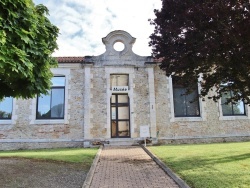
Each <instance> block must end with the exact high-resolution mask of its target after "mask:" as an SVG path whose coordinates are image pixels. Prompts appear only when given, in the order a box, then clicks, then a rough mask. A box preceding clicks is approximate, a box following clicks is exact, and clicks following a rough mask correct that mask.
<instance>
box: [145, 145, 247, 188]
mask: <svg viewBox="0 0 250 188" xmlns="http://www.w3.org/2000/svg"><path fill="white" fill-rule="evenodd" d="M149 150H150V151H151V152H153V153H154V154H155V155H156V156H158V157H159V159H161V160H162V161H163V162H164V163H165V164H166V165H167V166H168V167H169V168H171V169H172V170H173V171H174V172H175V173H176V174H177V175H179V176H180V177H181V178H182V179H183V180H184V181H186V183H187V184H188V185H189V186H190V187H193V188H207V187H210V188H234V187H239V188H250V142H241V143H220V144H199V145H167V146H152V147H149Z"/></svg>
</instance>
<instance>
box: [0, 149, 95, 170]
mask: <svg viewBox="0 0 250 188" xmlns="http://www.w3.org/2000/svg"><path fill="white" fill-rule="evenodd" d="M97 150H98V149H97V148H60V149H38V150H13V151H0V158H1V157H21V158H29V159H43V160H53V161H62V162H70V163H84V164H85V165H87V166H90V165H91V164H92V161H93V159H94V157H95V155H96V153H97Z"/></svg>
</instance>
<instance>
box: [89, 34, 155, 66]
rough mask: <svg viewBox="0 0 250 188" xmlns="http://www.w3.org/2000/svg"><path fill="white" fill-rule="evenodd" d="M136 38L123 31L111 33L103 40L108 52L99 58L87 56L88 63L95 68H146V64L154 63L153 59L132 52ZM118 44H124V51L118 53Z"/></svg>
mask: <svg viewBox="0 0 250 188" xmlns="http://www.w3.org/2000/svg"><path fill="white" fill-rule="evenodd" d="M135 40H136V39H135V38H134V37H132V36H131V35H130V34H129V33H127V32H126V31H122V30H116V31H113V32H111V33H109V34H108V35H107V36H106V37H104V38H103V39H102V41H103V43H104V45H105V47H106V51H105V52H104V53H103V54H101V55H99V56H86V57H85V61H86V62H94V64H95V66H136V67H144V64H145V62H152V61H153V59H152V57H150V56H139V55H137V54H135V53H134V52H133V50H132V47H133V44H134V43H135ZM116 42H122V43H123V44H124V49H123V50H122V51H116V50H115V49H114V44H115V43H116Z"/></svg>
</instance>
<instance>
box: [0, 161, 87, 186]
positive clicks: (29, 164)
mask: <svg viewBox="0 0 250 188" xmlns="http://www.w3.org/2000/svg"><path fill="white" fill-rule="evenodd" d="M88 170H89V169H86V167H84V165H83V164H79V163H78V164H75V163H63V162H50V161H49V162H48V161H41V160H33V159H20V158H19V159H17V158H0V188H30V187H32V188H51V187H53V188H78V187H79V188H81V187H82V185H83V183H84V180H85V178H86V175H87V173H88Z"/></svg>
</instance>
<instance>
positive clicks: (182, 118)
mask: <svg viewBox="0 0 250 188" xmlns="http://www.w3.org/2000/svg"><path fill="white" fill-rule="evenodd" d="M170 121H171V122H176V121H204V120H203V118H202V117H173V118H171V120H170Z"/></svg>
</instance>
